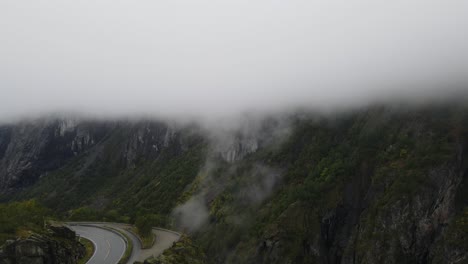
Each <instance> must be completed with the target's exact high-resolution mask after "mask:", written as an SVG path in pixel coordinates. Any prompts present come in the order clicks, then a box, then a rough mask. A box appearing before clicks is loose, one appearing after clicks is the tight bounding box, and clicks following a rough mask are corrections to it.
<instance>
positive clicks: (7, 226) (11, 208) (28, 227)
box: [0, 200, 50, 245]
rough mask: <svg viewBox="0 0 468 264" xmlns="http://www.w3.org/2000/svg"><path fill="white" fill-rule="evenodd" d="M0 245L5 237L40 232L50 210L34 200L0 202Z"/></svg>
mask: <svg viewBox="0 0 468 264" xmlns="http://www.w3.org/2000/svg"><path fill="white" fill-rule="evenodd" d="M0 212H1V213H0V245H1V244H3V243H4V242H5V240H7V239H14V238H15V237H28V236H29V235H30V234H31V232H36V233H41V232H43V231H44V225H45V223H46V221H47V219H48V217H49V216H50V211H48V210H47V209H46V208H45V207H43V206H42V205H40V204H39V203H38V202H37V201H36V200H28V201H23V202H12V203H6V204H0Z"/></svg>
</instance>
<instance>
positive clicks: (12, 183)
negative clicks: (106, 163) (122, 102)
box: [0, 120, 111, 193]
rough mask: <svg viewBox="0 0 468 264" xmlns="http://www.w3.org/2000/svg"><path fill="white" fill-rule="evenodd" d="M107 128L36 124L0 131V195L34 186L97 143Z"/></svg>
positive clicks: (86, 124) (64, 122)
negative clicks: (39, 179)
mask: <svg viewBox="0 0 468 264" xmlns="http://www.w3.org/2000/svg"><path fill="white" fill-rule="evenodd" d="M110 127H111V124H107V123H99V124H96V123H93V122H77V121H73V120H36V121H31V122H23V123H19V124H15V125H4V126H2V127H0V193H2V192H9V191H14V190H17V189H21V188H24V187H27V186H30V185H32V184H34V183H35V182H36V181H37V179H38V178H40V177H41V176H42V175H44V174H45V173H47V172H48V171H51V170H54V169H57V168H59V167H61V166H63V165H64V164H65V163H66V162H67V161H68V160H69V159H71V158H73V157H75V156H77V155H79V154H80V153H83V152H84V151H86V150H87V149H89V148H91V147H92V146H94V145H95V144H96V142H98V141H100V140H101V139H102V138H103V137H104V136H105V135H106V134H107V132H108V130H109V128H110Z"/></svg>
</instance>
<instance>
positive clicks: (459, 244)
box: [0, 106, 468, 263]
mask: <svg viewBox="0 0 468 264" xmlns="http://www.w3.org/2000/svg"><path fill="white" fill-rule="evenodd" d="M291 119H292V120H291V123H292V127H291V135H290V136H289V137H288V138H287V139H286V140H285V141H281V144H273V145H269V146H264V145H262V146H261V147H260V149H259V150H258V151H257V152H255V153H251V154H249V155H248V156H246V157H245V158H244V159H243V160H240V161H237V162H234V163H232V164H231V163H227V162H223V161H222V160H220V159H216V157H215V158H213V157H210V158H212V160H210V161H212V164H211V163H210V164H209V165H210V166H209V167H210V170H209V171H205V170H200V169H201V168H202V167H203V164H204V162H205V161H206V158H207V149H208V147H207V142H205V141H204V140H201V139H200V138H197V137H195V136H187V137H188V138H184V139H180V140H179V141H177V142H181V141H184V146H183V147H180V146H179V145H177V144H179V143H175V145H170V146H168V147H167V148H163V149H162V150H161V151H159V152H158V153H157V154H154V155H153V154H151V155H149V154H147V153H148V152H145V151H141V152H137V151H134V153H133V152H132V154H134V156H135V158H134V159H132V160H131V162H129V161H128V160H129V157H128V156H123V154H122V153H128V149H127V148H128V147H129V146H131V145H132V144H130V143H131V142H129V138H132V137H133V136H134V132H135V131H133V130H131V129H124V128H122V127H120V128H118V129H116V131H113V132H112V133H111V134H110V135H109V136H108V137H106V138H105V139H104V140H103V142H101V144H100V146H99V148H98V150H92V151H91V153H92V154H89V153H85V154H82V155H81V156H78V157H76V158H75V159H73V160H72V161H71V162H70V163H68V164H66V165H65V166H63V167H62V168H61V169H59V170H57V171H53V172H50V174H49V175H48V176H47V177H43V178H41V180H40V182H39V183H38V184H37V185H35V186H33V187H32V188H31V189H29V190H26V191H24V192H22V193H21V194H18V195H17V196H15V197H12V198H11V199H25V198H26V199H29V198H36V199H37V200H38V201H40V202H41V203H44V204H45V205H46V206H47V207H49V208H51V211H52V212H54V213H56V214H57V215H59V216H60V217H61V218H64V219H70V220H76V221H79V220H85V221H93V220H94V221H116V222H126V223H133V224H135V226H136V229H135V230H134V232H136V233H138V234H139V235H140V237H142V240H143V241H144V243H145V245H146V246H148V245H149V244H150V243H151V244H152V241H153V239H154V238H153V237H152V236H150V235H149V234H151V227H152V226H161V227H168V228H171V227H173V226H172V224H173V222H174V221H173V219H172V218H171V217H172V216H171V211H172V209H173V208H174V207H175V206H177V205H179V204H182V203H184V202H186V201H188V200H189V199H190V198H191V197H192V196H193V195H198V194H202V195H204V198H205V199H204V200H203V201H205V202H206V205H207V207H208V210H207V211H208V213H209V221H208V224H207V225H205V226H204V227H202V228H201V229H200V230H197V231H196V232H194V233H192V234H190V236H191V239H194V241H196V242H192V241H191V240H190V239H189V238H188V237H183V239H182V240H181V241H179V242H178V243H176V245H174V247H173V248H171V249H170V250H169V251H167V252H165V254H163V256H161V257H160V258H158V259H153V260H152V261H153V263H205V262H208V260H210V261H211V262H213V263H317V262H319V261H320V258H321V257H323V254H329V255H327V257H330V258H332V257H334V258H336V259H334V260H336V261H330V262H339V259H345V258H348V259H350V258H353V259H354V260H355V262H356V263H366V261H367V262H368V263H372V262H375V263H378V262H382V260H383V259H386V258H388V259H392V260H395V261H394V262H401V263H414V262H418V261H419V262H422V263H423V262H430V260H431V259H430V258H432V259H434V261H435V260H437V259H439V260H443V259H444V258H443V257H442V256H447V255H449V253H447V252H452V251H453V250H455V249H456V250H459V252H466V248H468V244H467V240H466V239H465V238H466V237H467V236H466V234H467V231H466V230H467V228H466V223H468V220H467V209H466V205H467V204H466V203H467V202H466V201H467V196H466V194H467V193H468V191H467V189H466V188H467V187H466V186H468V184H467V180H466V178H467V177H468V173H464V170H466V168H468V161H467V159H466V153H465V152H466V149H468V148H467V145H466V144H467V143H466V142H468V138H467V135H468V110H467V109H466V107H456V106H453V107H430V108H424V107H421V108H418V109H391V108H385V107H371V108H369V109H366V110H360V111H356V112H354V113H350V114H341V115H338V116H335V117H327V118H325V117H319V116H310V117H304V116H298V117H297V118H294V117H293V118H291ZM266 126H268V124H266ZM148 155H149V156H148ZM130 156H131V155H130ZM132 157H133V156H132ZM259 167H260V168H261V167H266V168H269V169H271V170H272V171H279V172H280V174H281V177H278V179H273V180H272V179H271V178H268V177H270V176H271V175H270V174H272V173H271V172H269V171H267V172H265V173H263V174H262V172H261V169H259ZM259 171H260V172H259ZM460 178H462V179H461V182H462V183H461V184H459V185H457V184H458V183H459V182H460ZM265 179H267V180H271V181H274V184H272V187H271V189H266V190H263V189H262V188H259V186H260V187H262V184H264V181H265ZM447 184H452V185H453V186H447ZM443 188H445V189H443ZM448 190H449V191H448ZM452 191H453V192H455V191H456V199H455V201H454V202H453V203H452V201H451V200H450V199H452V198H451V197H453V194H451V193H449V192H452ZM260 192H263V193H262V195H261V196H255V195H257V194H258V193H260ZM252 193H253V194H254V195H252ZM447 193H448V194H447ZM443 195H446V196H443ZM252 196H254V197H252ZM259 197H260V198H259ZM447 201H448V202H447ZM33 203H36V202H33ZM445 203H447V204H445ZM435 205H437V206H445V207H450V210H448V209H447V208H443V209H437V210H438V211H437V212H434V208H435ZM2 206H3V207H1V208H0V209H2V211H1V212H2V215H1V216H0V230H2V231H1V232H0V233H1V234H0V235H2V236H5V237H7V236H11V235H12V234H15V233H25V232H24V230H30V229H31V230H34V229H35V228H37V229H40V226H41V223H42V222H41V221H37V220H38V219H42V218H43V217H45V216H46V215H48V213H47V212H43V211H41V210H38V211H35V210H37V209H33V210H32V214H34V215H37V216H33V215H26V216H25V217H24V218H26V219H32V220H31V221H30V223H29V220H28V222H27V223H21V219H20V220H18V222H16V220H14V217H15V214H17V215H22V214H26V213H25V212H23V213H21V211H25V210H24V209H22V210H20V209H18V210H17V211H16V209H12V208H14V207H20V208H21V207H24V206H25V205H20V204H15V205H12V206H13V207H12V208H7V207H8V205H2ZM32 207H33V208H35V206H32ZM452 207H453V210H452ZM445 209H447V210H445ZM3 210H5V211H6V212H9V213H8V219H7V218H5V217H3V216H4V215H5V214H3ZM46 211H47V210H46ZM452 211H453V212H452ZM9 215H12V216H13V218H12V219H11V220H10V219H9ZM3 218H5V219H3ZM421 219H427V223H430V224H427V225H426V222H420V220H421ZM4 223H5V224H4ZM24 226H26V228H23V227H24ZM447 226H448V227H447ZM418 228H419V229H418ZM5 230H6V231H5ZM415 230H416V231H415ZM421 230H423V231H425V232H428V234H429V235H427V237H423V238H419V237H418V238H417V239H422V241H415V239H416V238H414V237H411V236H410V235H411V234H414V233H418V232H420V231H421ZM427 230H429V231H427ZM430 230H438V231H437V232H434V233H430V232H431V231H430ZM421 232H422V231H421ZM407 234H408V235H407ZM418 234H419V233H418ZM145 237H146V238H147V239H145ZM429 238H430V239H429ZM424 239H426V240H424ZM145 241H146V242H145ZM402 241H403V242H402ZM405 243H406V244H405ZM418 243H419V244H418ZM407 244H409V245H413V246H414V247H415V248H416V247H421V248H422V249H421V251H424V250H426V251H429V250H432V249H434V251H431V252H430V253H428V252H426V251H424V252H418V254H419V255H421V256H422V255H426V256H427V258H428V259H423V260H422V259H415V257H414V256H413V255H417V254H416V253H414V252H415V250H416V249H415V248H411V249H408V248H404V247H405V246H407ZM429 244H430V245H431V247H430V249H429V247H428V246H427V245H429ZM194 245H197V246H194ZM424 247H426V248H424ZM452 249H453V250H452ZM412 250H413V251H412ZM450 250H452V251H450ZM319 252H320V254H319ZM369 252H370V253H369ZM408 252H412V254H413V255H411V254H409V253H408ZM370 254H373V255H376V256H378V258H377V259H372V258H371V257H373V256H369V255H370ZM205 255H206V256H207V257H205ZM397 260H398V261H397ZM390 262H391V261H390Z"/></svg>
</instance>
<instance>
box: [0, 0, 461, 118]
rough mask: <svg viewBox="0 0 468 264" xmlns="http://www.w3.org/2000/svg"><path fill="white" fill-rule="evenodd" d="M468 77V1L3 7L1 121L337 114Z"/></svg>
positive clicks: (166, 0)
mask: <svg viewBox="0 0 468 264" xmlns="http://www.w3.org/2000/svg"><path fill="white" fill-rule="evenodd" d="M467 76H468V1H466V0H458V1H457V0H421V1H419V0H391V1H389V0H360V1H358V0H343V1H337V0H316V1H314V0H304V1H301V0H269V1H266V0H232V1H228V0H196V1H195V0H159V1H145V0H137V1H130V0H128V1H127V0H125V1H123V0H80V1H76V0H47V1H46V0H31V1H27V0H24V1H20V0H2V1H0V98H1V102H0V120H8V119H11V118H17V117H22V116H32V115H37V114H43V113H50V112H62V113H63V112H81V113H85V114H93V115H94V114H96V115H109V116H122V115H139V114H145V115H155V116H171V115H175V116H189V115H201V116H222V115H227V114H235V113H238V112H242V111H247V110H262V111H270V110H281V109H287V108H291V107H296V106H297V107H299V106H307V107H337V106H341V105H349V104H356V103H357V104H359V103H363V102H369V101H372V100H377V99H383V98H385V97H388V96H400V97H408V96H409V97H415V98H419V97H422V96H427V95H428V94H429V95H431V96H435V95H439V94H440V93H442V92H444V91H447V90H449V89H451V88H452V87H455V86H457V85H459V87H466V88H468V86H463V85H464V84H466V83H467V82H466V81H467V78H468V77H467ZM459 87H458V88H459ZM434 91H438V93H437V92H434Z"/></svg>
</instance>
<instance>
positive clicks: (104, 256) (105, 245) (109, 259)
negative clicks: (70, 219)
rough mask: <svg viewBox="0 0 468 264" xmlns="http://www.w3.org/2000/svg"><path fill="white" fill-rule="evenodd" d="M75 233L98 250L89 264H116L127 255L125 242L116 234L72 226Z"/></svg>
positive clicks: (94, 228)
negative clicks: (90, 242) (89, 241)
mask: <svg viewBox="0 0 468 264" xmlns="http://www.w3.org/2000/svg"><path fill="white" fill-rule="evenodd" d="M71 228H72V229H73V230H75V232H76V233H77V234H78V235H80V236H82V237H84V238H87V239H89V240H91V241H92V242H93V243H94V246H95V248H96V250H95V251H94V255H93V256H92V257H91V259H90V260H89V261H88V262H87V264H116V263H118V262H119V260H120V259H121V258H122V256H123V254H124V253H125V248H126V245H125V241H124V240H123V239H122V237H120V236H119V235H117V234H116V233H114V232H111V231H109V230H106V229H102V228H99V227H93V226H83V225H76V226H71Z"/></svg>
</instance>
